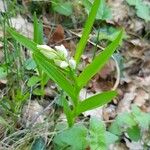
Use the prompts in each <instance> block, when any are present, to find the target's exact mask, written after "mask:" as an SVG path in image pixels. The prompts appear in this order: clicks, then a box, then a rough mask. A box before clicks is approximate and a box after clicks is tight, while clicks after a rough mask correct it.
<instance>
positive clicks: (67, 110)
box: [62, 98, 73, 127]
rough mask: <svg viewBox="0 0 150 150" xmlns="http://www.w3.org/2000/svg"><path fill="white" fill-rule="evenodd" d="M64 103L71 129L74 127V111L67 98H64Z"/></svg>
mask: <svg viewBox="0 0 150 150" xmlns="http://www.w3.org/2000/svg"><path fill="white" fill-rule="evenodd" d="M62 101H63V108H64V113H65V115H66V117H67V121H68V125H69V127H71V126H72V125H73V116H72V111H71V109H70V107H69V104H68V101H67V100H66V99H65V98H63V99H62Z"/></svg>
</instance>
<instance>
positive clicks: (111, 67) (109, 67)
mask: <svg viewBox="0 0 150 150" xmlns="http://www.w3.org/2000/svg"><path fill="white" fill-rule="evenodd" d="M114 70H115V62H114V61H113V60H109V61H108V63H107V64H106V65H105V66H104V67H103V68H102V70H101V71H100V72H99V75H100V77H101V78H102V79H106V78H107V77H108V75H110V74H111V73H112V72H113V71H114Z"/></svg>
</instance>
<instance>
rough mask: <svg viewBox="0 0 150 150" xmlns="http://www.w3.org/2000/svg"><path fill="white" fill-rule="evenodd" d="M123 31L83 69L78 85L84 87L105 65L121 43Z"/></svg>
mask: <svg viewBox="0 0 150 150" xmlns="http://www.w3.org/2000/svg"><path fill="white" fill-rule="evenodd" d="M122 35H123V31H121V32H120V33H119V35H118V36H117V38H116V39H115V40H114V41H113V42H112V43H111V44H110V45H108V46H107V47H106V48H105V49H104V51H102V52H101V53H99V54H98V55H97V56H96V57H95V59H94V60H93V61H92V62H91V63H90V64H89V65H88V66H87V67H86V68H85V69H84V70H83V72H82V73H81V74H80V75H79V77H78V78H77V82H78V86H79V87H80V88H82V87H83V86H85V85H86V84H87V82H88V81H89V80H90V79H91V78H92V77H93V76H94V75H95V74H96V73H97V72H98V71H100V69H101V68H102V67H103V66H104V65H105V63H106V62H107V61H108V60H109V58H110V57H111V55H112V54H113V53H114V51H115V50H116V48H117V47H118V46H119V43H120V42H121V40H122Z"/></svg>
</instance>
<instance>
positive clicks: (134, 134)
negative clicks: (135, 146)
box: [127, 126, 141, 141]
mask: <svg viewBox="0 0 150 150" xmlns="http://www.w3.org/2000/svg"><path fill="white" fill-rule="evenodd" d="M127 133H128V136H129V138H130V139H131V140H133V141H138V140H139V139H140V138H141V131H140V128H139V127H138V126H133V127H132V128H128V129H127Z"/></svg>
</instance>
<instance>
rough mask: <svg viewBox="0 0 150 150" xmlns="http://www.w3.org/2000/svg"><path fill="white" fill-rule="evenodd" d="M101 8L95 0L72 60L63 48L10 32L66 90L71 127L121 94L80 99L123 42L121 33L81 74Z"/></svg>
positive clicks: (104, 93)
mask: <svg viewBox="0 0 150 150" xmlns="http://www.w3.org/2000/svg"><path fill="white" fill-rule="evenodd" d="M99 5H100V0H95V1H94V3H93V6H92V8H91V11H90V14H89V17H88V19H87V21H86V24H85V28H84V30H83V34H82V37H81V39H80V41H79V43H78V44H77V48H76V52H75V56H74V57H71V56H69V54H68V51H67V50H66V48H65V47H64V46H63V45H59V46H55V48H51V47H49V46H47V45H39V44H37V43H35V42H34V41H32V40H29V39H28V38H26V37H24V36H23V35H21V34H19V33H18V32H16V31H15V30H14V29H12V28H8V32H9V33H10V34H11V36H12V37H13V38H15V39H16V40H17V41H18V42H20V43H21V44H22V45H24V46H25V47H27V48H28V49H29V50H31V51H32V56H33V58H34V60H35V62H36V63H37V66H38V67H39V68H40V69H41V70H42V71H43V72H44V73H46V74H47V76H49V78H50V79H51V80H53V81H54V82H55V83H56V84H57V85H58V86H59V88H61V89H62V90H63V96H62V102H63V109H64V113H65V114H66V118H67V122H68V126H69V127H71V126H73V125H74V123H75V120H76V117H77V116H78V115H80V114H81V113H83V112H85V111H88V110H91V109H95V108H97V107H100V106H102V105H104V104H106V103H108V102H110V101H111V100H112V99H113V98H114V97H115V96H116V94H117V93H116V92H115V91H107V92H102V93H98V94H95V95H94V96H92V97H89V98H87V99H85V100H83V101H81V100H80V97H79V94H80V91H81V89H82V88H83V87H84V86H86V85H87V83H88V82H89V81H90V80H91V78H92V77H93V76H94V75H95V74H96V73H97V72H99V71H100V69H101V68H102V67H103V66H104V65H105V63H106V62H107V61H108V60H109V58H110V57H111V55H112V54H113V53H114V51H115V50H116V49H117V47H118V46H119V44H120V42H121V40H122V35H123V31H120V33H119V34H118V36H117V37H116V39H114V41H113V42H112V43H111V44H110V45H108V46H107V47H106V48H105V49H104V50H103V51H102V52H100V53H99V54H98V55H97V56H96V57H95V58H94V59H93V61H92V62H91V63H90V64H88V65H87V66H86V67H85V68H84V69H83V71H82V72H81V73H80V74H79V72H78V71H77V68H78V64H79V63H80V59H81V55H82V53H83V51H84V49H85V46H86V43H87V41H88V37H89V34H90V31H91V29H92V26H93V23H94V20H95V17H96V13H97V10H98V8H99Z"/></svg>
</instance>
